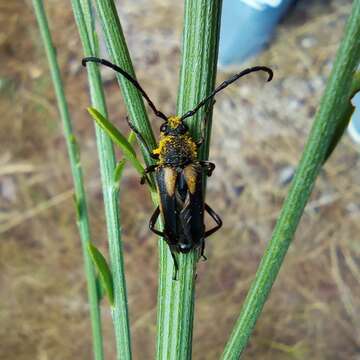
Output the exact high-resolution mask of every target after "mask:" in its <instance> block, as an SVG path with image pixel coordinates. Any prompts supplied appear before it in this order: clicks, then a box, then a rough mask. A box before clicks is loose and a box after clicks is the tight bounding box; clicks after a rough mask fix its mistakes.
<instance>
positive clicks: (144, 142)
mask: <svg viewBox="0 0 360 360" xmlns="http://www.w3.org/2000/svg"><path fill="white" fill-rule="evenodd" d="M126 121H127V123H128V124H129V127H130V129H131V130H132V131H133V132H134V133H135V135H136V137H137V138H138V140H139V141H140V142H141V143H142V144H143V146H144V148H145V149H146V151H147V152H148V153H149V155H150V157H151V158H153V159H158V158H159V155H157V154H153V152H152V151H151V150H150V148H149V146H148V144H147V143H146V141H145V139H144V137H143V136H142V134H141V133H140V131H139V130H138V129H137V128H136V127H135V125H134V124H133V123H132V122H131V121H130V119H129V117H128V116H127V117H126Z"/></svg>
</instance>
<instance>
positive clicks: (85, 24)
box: [72, 0, 131, 359]
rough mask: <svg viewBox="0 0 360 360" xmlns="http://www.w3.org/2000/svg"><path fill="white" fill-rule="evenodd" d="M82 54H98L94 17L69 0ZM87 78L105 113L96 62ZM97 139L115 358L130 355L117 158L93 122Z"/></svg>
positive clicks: (85, 3)
mask: <svg viewBox="0 0 360 360" xmlns="http://www.w3.org/2000/svg"><path fill="white" fill-rule="evenodd" d="M72 6H73V11H74V16H75V20H76V23H77V26H78V30H79V34H80V38H81V42H82V45H83V49H84V55H85V56H97V55H98V49H97V38H96V33H95V27H94V18H93V14H92V9H91V4H90V1H89V0H72ZM87 71H88V80H89V87H90V96H91V103H92V106H93V107H95V108H96V109H97V110H98V111H99V112H100V113H101V114H102V115H103V116H104V117H107V109H106V103H105V98H104V92H103V88H102V83H101V77H100V72H99V68H98V66H96V65H95V64H92V63H90V64H88V66H87ZM95 130H96V142H97V148H98V154H99V161H100V172H101V181H102V189H103V196H104V205H105V216H106V223H107V232H108V242H109V254H110V263H111V272H112V276H113V283H114V306H112V308H111V311H112V318H113V323H114V329H115V340H116V349H117V358H118V359H131V339H130V327H129V315H128V303H127V292H126V282H125V274H124V259H123V246H122V240H121V224H120V210H119V205H118V201H119V186H118V183H117V181H116V177H115V168H116V160H115V154H114V149H113V145H112V141H111V139H110V138H109V137H108V136H107V135H106V134H105V132H104V131H103V130H102V129H101V128H100V127H99V126H98V125H96V126H95Z"/></svg>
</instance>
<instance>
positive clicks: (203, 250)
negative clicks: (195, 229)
mask: <svg viewBox="0 0 360 360" xmlns="http://www.w3.org/2000/svg"><path fill="white" fill-rule="evenodd" d="M204 253H205V240H203V242H202V244H201V252H200V257H201V258H202V260H203V261H206V260H207V257H206V256H205V255H204Z"/></svg>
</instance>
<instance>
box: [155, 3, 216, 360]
mask: <svg viewBox="0 0 360 360" xmlns="http://www.w3.org/2000/svg"><path fill="white" fill-rule="evenodd" d="M220 15H221V1H208V0H186V1H185V14H184V27H183V46H182V62H181V71H180V84H179V95H178V105H177V114H183V113H185V112H186V111H188V110H190V109H192V108H193V107H194V106H195V105H196V104H197V103H198V102H200V101H201V100H202V99H203V98H204V97H206V96H207V95H208V94H209V93H210V92H211V91H212V90H213V88H214V84H215V78H216V63H217V53H218V40H219V30H220ZM204 111H205V110H203V111H200V112H199V114H197V115H196V116H194V117H193V118H192V119H191V121H189V123H190V128H191V131H192V134H193V135H194V136H195V137H196V138H200V136H201V135H200V134H201V129H202V128H203V125H204V123H203V120H204ZM210 128H211V111H209V112H208V115H207V133H206V141H205V144H204V145H203V146H202V148H201V151H200V154H199V157H200V158H201V159H207V158H208V152H209V141H210ZM177 257H178V261H179V274H178V281H173V279H172V277H173V262H172V259H171V256H170V254H169V251H168V246H167V245H166V243H165V242H160V274H159V294H158V324H157V326H158V336H157V359H162V360H166V359H184V360H185V359H191V352H192V331H193V319H194V300H195V276H196V264H197V261H198V251H196V250H195V251H192V252H191V253H189V254H187V255H184V254H178V256H177Z"/></svg>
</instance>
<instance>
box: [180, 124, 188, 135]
mask: <svg viewBox="0 0 360 360" xmlns="http://www.w3.org/2000/svg"><path fill="white" fill-rule="evenodd" d="M179 131H180V134H185V133H186V132H187V131H188V128H187V126H186V125H185V124H181V125H180V126H179Z"/></svg>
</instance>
